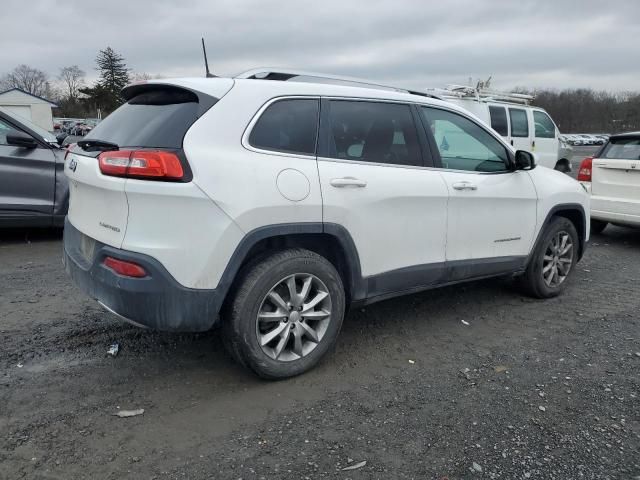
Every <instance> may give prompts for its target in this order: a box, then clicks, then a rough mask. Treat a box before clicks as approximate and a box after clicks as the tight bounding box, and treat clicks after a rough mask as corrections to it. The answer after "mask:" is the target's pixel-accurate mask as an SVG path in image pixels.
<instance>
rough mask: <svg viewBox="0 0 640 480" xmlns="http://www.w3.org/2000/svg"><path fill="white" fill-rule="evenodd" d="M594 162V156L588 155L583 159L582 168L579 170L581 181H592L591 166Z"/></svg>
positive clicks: (579, 179)
mask: <svg viewBox="0 0 640 480" xmlns="http://www.w3.org/2000/svg"><path fill="white" fill-rule="evenodd" d="M592 164H593V157H587V158H585V159H584V160H582V163H581V164H580V169H579V170H578V181H579V182H590V181H591V167H592Z"/></svg>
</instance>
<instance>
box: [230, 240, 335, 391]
mask: <svg viewBox="0 0 640 480" xmlns="http://www.w3.org/2000/svg"><path fill="white" fill-rule="evenodd" d="M241 275H242V276H241V280H240V282H239V284H238V285H237V289H236V291H235V295H234V297H233V301H232V303H231V304H230V308H229V310H228V312H227V318H223V332H224V335H225V342H226V344H227V347H228V348H229V350H230V351H231V353H232V355H233V356H234V357H235V358H236V359H237V360H238V361H239V362H240V363H242V364H243V365H245V366H246V367H248V368H249V369H251V370H253V371H254V372H255V373H257V374H258V375H260V376H261V377H264V378H270V379H278V378H286V377H292V376H295V375H299V374H301V373H303V372H305V371H307V370H309V369H311V368H312V367H313V366H315V365H316V364H317V363H318V362H319V361H320V359H321V358H322V357H323V356H324V355H325V354H326V353H327V351H328V350H329V349H330V348H331V347H332V346H333V345H334V344H335V341H336V339H337V337H338V333H339V332H340V327H341V326H342V320H343V317H344V310H345V293H344V288H343V285H342V280H341V278H340V275H339V274H338V272H337V271H336V269H335V267H334V266H333V265H332V264H331V263H330V262H329V261H328V260H327V259H325V258H324V257H321V256H320V255H318V254H316V253H314V252H311V251H308V250H303V249H291V250H285V251H282V252H278V253H275V254H273V255H271V256H269V257H267V258H265V259H264V260H262V261H261V262H259V263H257V264H253V265H252V266H250V267H248V269H246V271H243V272H242V273H241Z"/></svg>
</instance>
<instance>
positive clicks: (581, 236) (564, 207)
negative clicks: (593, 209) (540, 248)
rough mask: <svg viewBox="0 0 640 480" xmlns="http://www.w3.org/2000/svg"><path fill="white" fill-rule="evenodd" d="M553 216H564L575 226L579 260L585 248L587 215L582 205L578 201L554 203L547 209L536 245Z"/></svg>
mask: <svg viewBox="0 0 640 480" xmlns="http://www.w3.org/2000/svg"><path fill="white" fill-rule="evenodd" d="M555 217H564V218H566V219H567V220H569V221H570V222H571V223H573V225H574V226H575V227H576V231H577V232H578V241H579V247H580V248H579V252H578V260H580V259H581V258H582V256H583V254H584V251H585V249H586V243H585V239H586V237H587V216H586V214H585V211H584V207H583V206H582V205H580V204H578V203H569V204H561V205H556V206H554V207H553V208H552V209H551V210H550V211H549V213H547V217H546V218H545V221H544V223H543V224H542V228H541V229H540V231H539V232H538V238H537V239H536V246H537V245H538V242H539V241H540V239H541V238H542V235H543V234H544V231H545V229H546V228H547V226H548V225H549V223H550V222H551V220H553V218H555Z"/></svg>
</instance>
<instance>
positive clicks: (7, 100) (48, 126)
mask: <svg viewBox="0 0 640 480" xmlns="http://www.w3.org/2000/svg"><path fill="white" fill-rule="evenodd" d="M0 107H2V108H4V109H5V110H8V111H10V112H12V113H15V114H16V115H20V116H22V117H24V118H26V119H27V120H31V121H32V122H33V123H35V124H36V125H38V126H40V127H42V128H44V129H45V130H48V131H51V130H53V114H52V112H51V109H52V108H53V107H57V105H56V104H55V103H53V102H50V101H49V100H47V99H45V98H42V97H38V96H36V95H31V94H30V93H28V92H25V91H24V90H21V89H19V88H12V89H10V90H7V91H5V92H1V93H0Z"/></svg>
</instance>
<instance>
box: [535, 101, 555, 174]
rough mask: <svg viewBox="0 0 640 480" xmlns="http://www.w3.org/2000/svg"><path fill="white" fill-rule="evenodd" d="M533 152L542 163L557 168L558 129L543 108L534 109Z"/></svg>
mask: <svg viewBox="0 0 640 480" xmlns="http://www.w3.org/2000/svg"><path fill="white" fill-rule="evenodd" d="M532 115H533V126H534V128H533V149H532V150H533V153H535V154H536V160H537V162H538V163H539V164H540V165H544V166H545V167H549V168H555V166H556V163H557V161H558V131H557V130H558V129H557V128H556V125H555V123H553V120H551V117H549V115H547V114H546V113H545V112H543V111H542V110H532Z"/></svg>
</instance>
